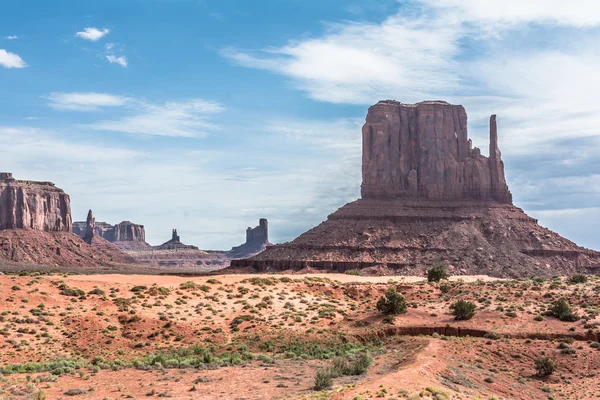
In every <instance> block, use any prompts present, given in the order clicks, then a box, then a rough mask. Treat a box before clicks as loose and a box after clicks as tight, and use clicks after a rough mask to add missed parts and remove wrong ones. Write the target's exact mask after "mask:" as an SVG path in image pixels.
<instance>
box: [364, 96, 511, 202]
mask: <svg viewBox="0 0 600 400" xmlns="http://www.w3.org/2000/svg"><path fill="white" fill-rule="evenodd" d="M362 135H363V167H362V175H363V183H362V186H361V192H362V197H363V198H398V197H413V198H415V197H418V198H425V199H430V200H453V199H495V200H497V201H499V202H501V203H508V204H512V195H511V193H510V191H509V190H508V186H507V185H506V180H505V178H504V164H503V162H502V160H501V154H500V150H499V149H498V135H497V130H496V118H495V116H492V118H491V121H490V158H488V157H484V156H482V155H481V152H480V150H479V149H478V148H474V149H472V148H471V140H470V139H469V137H468V133H467V114H466V112H465V109H464V108H463V106H460V105H452V104H449V103H446V102H444V101H425V102H422V103H417V104H403V103H400V102H397V101H391V100H387V101H380V102H379V103H377V104H376V105H374V106H372V107H371V108H369V112H368V113H367V118H366V123H365V125H364V126H363V130H362Z"/></svg>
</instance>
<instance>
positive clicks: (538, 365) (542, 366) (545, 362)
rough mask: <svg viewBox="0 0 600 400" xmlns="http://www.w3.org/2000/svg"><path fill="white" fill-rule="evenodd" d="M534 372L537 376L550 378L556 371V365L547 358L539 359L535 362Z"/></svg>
mask: <svg viewBox="0 0 600 400" xmlns="http://www.w3.org/2000/svg"><path fill="white" fill-rule="evenodd" d="M535 370H536V371H537V374H538V375H539V376H544V377H545V376H550V375H552V373H553V372H554V370H556V364H555V363H554V362H553V361H552V360H550V359H549V358H548V357H540V358H538V359H537V360H535Z"/></svg>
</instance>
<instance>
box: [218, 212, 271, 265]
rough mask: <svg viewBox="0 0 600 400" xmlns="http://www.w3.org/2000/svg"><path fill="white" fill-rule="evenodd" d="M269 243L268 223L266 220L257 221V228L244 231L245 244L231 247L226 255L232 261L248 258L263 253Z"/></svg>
mask: <svg viewBox="0 0 600 400" xmlns="http://www.w3.org/2000/svg"><path fill="white" fill-rule="evenodd" d="M270 244H271V243H269V222H268V221H267V219H266V218H261V219H260V220H259V221H258V226H256V227H254V228H251V227H248V229H246V242H245V243H244V244H242V245H240V246H237V247H233V248H232V249H231V250H229V251H228V252H227V253H226V254H227V257H229V258H232V259H237V258H244V257H250V256H253V255H255V254H258V253H260V252H261V251H264V250H265V249H266V248H267V246H268V245H270Z"/></svg>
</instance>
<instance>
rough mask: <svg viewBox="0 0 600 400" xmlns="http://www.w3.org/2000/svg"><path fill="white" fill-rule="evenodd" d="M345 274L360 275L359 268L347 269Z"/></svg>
mask: <svg viewBox="0 0 600 400" xmlns="http://www.w3.org/2000/svg"><path fill="white" fill-rule="evenodd" d="M344 273H345V274H346V275H356V276H360V275H361V273H360V271H359V270H357V269H349V270H348V271H346V272H344Z"/></svg>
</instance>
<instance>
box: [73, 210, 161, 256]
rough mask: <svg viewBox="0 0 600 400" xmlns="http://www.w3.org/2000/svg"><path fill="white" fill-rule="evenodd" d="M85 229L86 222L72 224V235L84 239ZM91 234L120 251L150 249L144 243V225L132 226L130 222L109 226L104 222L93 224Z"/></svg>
mask: <svg viewBox="0 0 600 400" xmlns="http://www.w3.org/2000/svg"><path fill="white" fill-rule="evenodd" d="M88 218H89V217H88ZM87 229H88V223H87V221H86V222H80V221H76V222H73V233H75V234H77V235H79V236H81V237H82V238H85V235H86V230H87ZM93 232H94V235H95V236H100V237H101V238H103V239H105V240H107V241H109V242H111V243H112V244H114V245H115V246H116V247H118V248H119V249H121V250H144V249H150V245H149V244H148V243H146V230H145V228H144V225H139V224H134V223H133V222H130V221H123V222H121V223H119V224H117V225H111V224H108V223H106V222H95V224H94V227H93Z"/></svg>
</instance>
